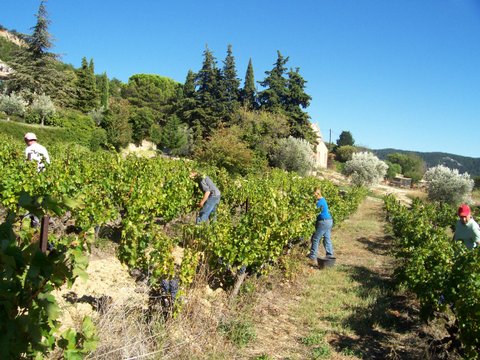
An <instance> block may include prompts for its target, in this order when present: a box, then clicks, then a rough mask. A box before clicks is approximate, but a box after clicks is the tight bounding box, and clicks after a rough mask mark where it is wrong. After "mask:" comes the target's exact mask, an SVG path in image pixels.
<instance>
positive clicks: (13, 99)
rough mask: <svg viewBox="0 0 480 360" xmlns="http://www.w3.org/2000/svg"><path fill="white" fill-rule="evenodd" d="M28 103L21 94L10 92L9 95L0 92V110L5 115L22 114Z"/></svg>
mask: <svg viewBox="0 0 480 360" xmlns="http://www.w3.org/2000/svg"><path fill="white" fill-rule="evenodd" d="M27 106H28V103H27V102H26V101H25V100H24V99H23V97H22V96H21V95H18V94H16V93H14V92H12V93H11V94H10V95H6V94H0V111H3V112H4V113H5V114H7V116H11V115H18V116H23V115H24V114H25V111H26V109H27Z"/></svg>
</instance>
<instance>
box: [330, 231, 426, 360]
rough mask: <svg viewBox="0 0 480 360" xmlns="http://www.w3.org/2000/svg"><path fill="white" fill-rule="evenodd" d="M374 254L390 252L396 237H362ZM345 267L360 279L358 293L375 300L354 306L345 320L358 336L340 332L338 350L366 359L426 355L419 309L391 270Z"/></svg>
mask: <svg viewBox="0 0 480 360" xmlns="http://www.w3.org/2000/svg"><path fill="white" fill-rule="evenodd" d="M357 240H358V241H359V242H361V243H362V244H364V245H366V247H367V249H368V250H369V251H370V252H371V253H372V256H386V255H389V252H390V249H391V241H392V238H391V237H389V236H385V237H382V238H374V239H368V238H364V237H363V238H359V239H357ZM341 271H345V272H346V273H347V274H348V276H349V277H350V278H351V279H352V280H353V281H354V282H356V283H359V284H360V286H359V287H358V296H359V297H360V298H362V299H366V300H367V303H368V300H371V301H372V302H371V303H369V305H368V306H367V307H365V305H364V304H365V302H363V305H362V306H353V307H352V308H351V309H350V310H351V314H352V315H351V316H350V317H348V318H346V319H345V320H344V322H343V324H342V326H344V327H345V328H349V329H351V330H352V331H353V332H354V333H355V335H356V336H354V337H349V336H345V335H339V336H338V337H336V339H335V340H334V341H333V342H332V343H331V345H332V346H333V347H335V348H336V349H337V351H338V352H342V350H345V349H349V350H350V351H353V352H354V353H355V354H356V355H357V356H358V357H360V358H362V359H423V358H425V347H424V346H422V345H423V344H422V343H421V342H420V341H418V340H419V337H418V334H419V331H420V330H419V322H418V309H417V308H416V306H415V305H414V303H413V302H412V301H411V299H409V298H408V297H407V296H406V295H399V294H397V293H396V292H395V285H394V283H393V280H392V279H391V276H390V274H391V272H388V273H382V271H378V270H372V269H369V268H368V267H365V266H355V265H350V266H345V267H343V268H342V270H341Z"/></svg>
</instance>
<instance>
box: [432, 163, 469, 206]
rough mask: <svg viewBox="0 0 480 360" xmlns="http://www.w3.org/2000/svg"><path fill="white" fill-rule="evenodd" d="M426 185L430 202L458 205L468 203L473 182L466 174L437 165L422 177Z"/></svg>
mask: <svg viewBox="0 0 480 360" xmlns="http://www.w3.org/2000/svg"><path fill="white" fill-rule="evenodd" d="M424 179H425V181H427V183H428V190H427V192H428V198H429V199H430V200H432V201H441V202H446V203H448V204H452V205H458V204H460V203H463V202H469V201H470V195H471V192H472V190H473V186H474V180H473V179H471V178H470V175H469V174H468V173H464V174H460V173H459V172H458V170H457V169H453V170H452V169H449V168H447V167H446V166H443V165H438V166H435V167H433V168H430V169H429V170H428V171H427V172H426V173H425V176H424Z"/></svg>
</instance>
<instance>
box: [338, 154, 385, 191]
mask: <svg viewBox="0 0 480 360" xmlns="http://www.w3.org/2000/svg"><path fill="white" fill-rule="evenodd" d="M387 169H388V165H387V164H386V163H385V162H383V161H381V160H379V159H378V158H377V157H376V156H375V155H374V154H372V153H370V152H358V153H354V154H352V159H351V160H349V161H347V162H346V163H345V168H344V170H343V172H344V174H345V175H347V176H349V177H350V181H351V182H352V184H353V185H357V186H367V187H368V186H372V185H375V184H377V183H378V182H380V181H381V180H383V178H384V177H385V174H386V173H387Z"/></svg>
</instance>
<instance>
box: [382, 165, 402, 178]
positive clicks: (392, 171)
mask: <svg viewBox="0 0 480 360" xmlns="http://www.w3.org/2000/svg"><path fill="white" fill-rule="evenodd" d="M385 163H386V164H387V166H388V169H387V178H388V179H393V178H394V177H395V176H397V174H401V173H402V167H401V166H400V164H395V163H392V162H390V161H386V162H385Z"/></svg>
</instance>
